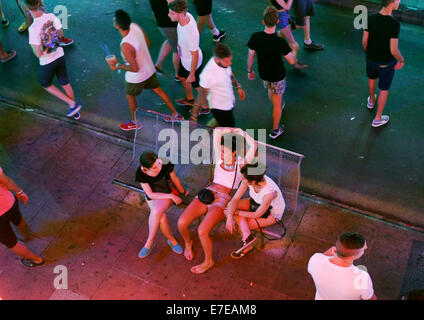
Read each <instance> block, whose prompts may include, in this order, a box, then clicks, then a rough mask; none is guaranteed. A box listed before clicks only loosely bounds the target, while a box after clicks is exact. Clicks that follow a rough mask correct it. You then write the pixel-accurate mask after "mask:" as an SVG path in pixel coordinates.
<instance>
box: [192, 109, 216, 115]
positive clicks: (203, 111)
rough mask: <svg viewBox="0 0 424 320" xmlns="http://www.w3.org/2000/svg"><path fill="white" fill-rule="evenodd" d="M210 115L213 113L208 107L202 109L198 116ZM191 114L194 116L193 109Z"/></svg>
mask: <svg viewBox="0 0 424 320" xmlns="http://www.w3.org/2000/svg"><path fill="white" fill-rule="evenodd" d="M209 113H211V110H210V109H209V108H208V107H202V108H200V110H199V113H198V116H200V115H202V114H209ZM190 114H191V115H193V109H191V110H190Z"/></svg>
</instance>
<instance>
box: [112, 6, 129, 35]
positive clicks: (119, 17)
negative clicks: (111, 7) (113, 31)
mask: <svg viewBox="0 0 424 320" xmlns="http://www.w3.org/2000/svg"><path fill="white" fill-rule="evenodd" d="M115 22H116V24H117V25H118V27H120V28H121V29H122V30H128V29H129V28H130V24H131V18H130V15H129V14H128V13H126V12H125V11H124V10H122V9H119V10H116V11H115Z"/></svg>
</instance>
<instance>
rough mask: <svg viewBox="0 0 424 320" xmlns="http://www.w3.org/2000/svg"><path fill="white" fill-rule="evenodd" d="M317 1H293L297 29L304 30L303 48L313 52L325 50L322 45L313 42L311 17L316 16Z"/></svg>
mask: <svg viewBox="0 0 424 320" xmlns="http://www.w3.org/2000/svg"><path fill="white" fill-rule="evenodd" d="M315 1H316V0H293V11H294V14H295V20H296V29H302V30H303V37H304V42H303V48H304V49H306V50H311V51H320V50H324V46H323V45H322V44H318V43H315V42H314V41H312V40H311V17H312V16H314V15H315Z"/></svg>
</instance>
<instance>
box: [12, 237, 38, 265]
mask: <svg viewBox="0 0 424 320" xmlns="http://www.w3.org/2000/svg"><path fill="white" fill-rule="evenodd" d="M11 250H12V251H13V252H14V253H15V254H16V255H18V256H20V257H22V258H24V259H29V260H32V261H34V262H35V263H41V262H42V261H43V258H42V257H40V256H38V255H36V254H35V253H34V252H32V251H31V250H30V249H28V247H27V246H25V245H24V244H22V243H21V242H19V241H18V242H17V244H16V245H15V246H14V247H13V248H11Z"/></svg>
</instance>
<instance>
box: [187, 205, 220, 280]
mask: <svg viewBox="0 0 424 320" xmlns="http://www.w3.org/2000/svg"><path fill="white" fill-rule="evenodd" d="M224 219H225V215H224V210H223V209H222V208H219V207H211V208H209V210H208V213H207V214H206V216H205V218H204V219H203V221H202V223H201V224H200V226H199V228H198V230H197V232H198V234H199V239H200V244H201V245H202V248H203V252H204V255H205V258H204V260H203V262H202V263H201V264H199V265H197V266H194V267H192V268H191V272H193V273H197V274H199V273H204V272H206V271H207V270H208V269H210V268H211V267H212V266H213V265H214V261H213V257H212V250H213V244H212V239H211V237H210V232H211V231H212V229H213V228H214V227H215V226H216V225H217V224H218V223H219V222H220V221H222V220H224Z"/></svg>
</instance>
